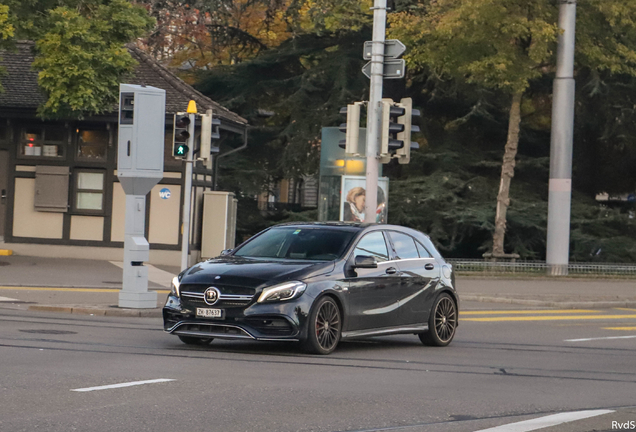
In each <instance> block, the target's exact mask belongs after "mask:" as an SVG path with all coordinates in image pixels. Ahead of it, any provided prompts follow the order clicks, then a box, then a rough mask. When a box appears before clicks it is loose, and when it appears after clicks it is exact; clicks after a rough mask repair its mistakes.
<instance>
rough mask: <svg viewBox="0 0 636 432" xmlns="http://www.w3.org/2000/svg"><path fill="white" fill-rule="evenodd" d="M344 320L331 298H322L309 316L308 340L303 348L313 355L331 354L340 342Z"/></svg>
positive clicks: (304, 342)
mask: <svg viewBox="0 0 636 432" xmlns="http://www.w3.org/2000/svg"><path fill="white" fill-rule="evenodd" d="M341 332H342V319H341V317H340V309H339V308H338V305H337V304H336V302H335V301H334V300H333V299H331V298H330V297H322V298H321V299H320V300H318V302H317V303H316V305H315V306H314V308H313V310H312V311H311V313H310V314H309V322H308V323H307V339H305V340H304V341H303V348H304V349H305V351H308V352H310V353H313V354H329V353H331V352H333V350H335V349H336V346H338V342H340V335H341Z"/></svg>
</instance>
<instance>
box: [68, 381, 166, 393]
mask: <svg viewBox="0 0 636 432" xmlns="http://www.w3.org/2000/svg"><path fill="white" fill-rule="evenodd" d="M168 381H174V380H173V379H168V378H159V379H154V380H147V381H132V382H127V383H121V384H111V385H105V386H99V387H86V388H79V389H71V391H75V392H89V391H93V390H108V389H114V388H122V387H132V386H138V385H143V384H154V383H162V382H168Z"/></svg>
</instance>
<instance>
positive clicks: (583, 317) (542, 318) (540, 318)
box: [460, 315, 636, 322]
mask: <svg viewBox="0 0 636 432" xmlns="http://www.w3.org/2000/svg"><path fill="white" fill-rule="evenodd" d="M460 317H461V315H460ZM625 318H636V315H566V316H562V315H561V316H523V317H492V318H463V319H462V318H460V321H479V322H502V321H559V320H600V319H625Z"/></svg>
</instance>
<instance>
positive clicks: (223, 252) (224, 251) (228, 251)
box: [221, 249, 233, 256]
mask: <svg viewBox="0 0 636 432" xmlns="http://www.w3.org/2000/svg"><path fill="white" fill-rule="evenodd" d="M232 250H233V249H225V250H222V251H221V256H224V255H229V254H230V252H232Z"/></svg>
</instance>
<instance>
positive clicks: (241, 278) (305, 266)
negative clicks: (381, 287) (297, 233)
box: [181, 256, 335, 288]
mask: <svg viewBox="0 0 636 432" xmlns="http://www.w3.org/2000/svg"><path fill="white" fill-rule="evenodd" d="M334 267H335V263H334V262H324V261H318V262H315V261H289V260H268V259H252V258H243V257H233V256H228V257H220V258H215V259H212V260H208V261H204V262H200V263H198V264H196V265H194V266H192V267H190V268H189V269H188V270H186V271H185V273H184V274H183V277H182V279H181V283H182V284H199V283H201V284H204V283H207V284H209V283H212V282H215V283H218V284H223V285H233V286H242V287H251V288H257V287H258V286H260V285H264V284H265V285H271V284H273V283H277V282H284V281H287V280H303V279H307V278H310V277H314V276H319V275H322V274H325V273H329V272H331V271H333V269H334Z"/></svg>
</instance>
